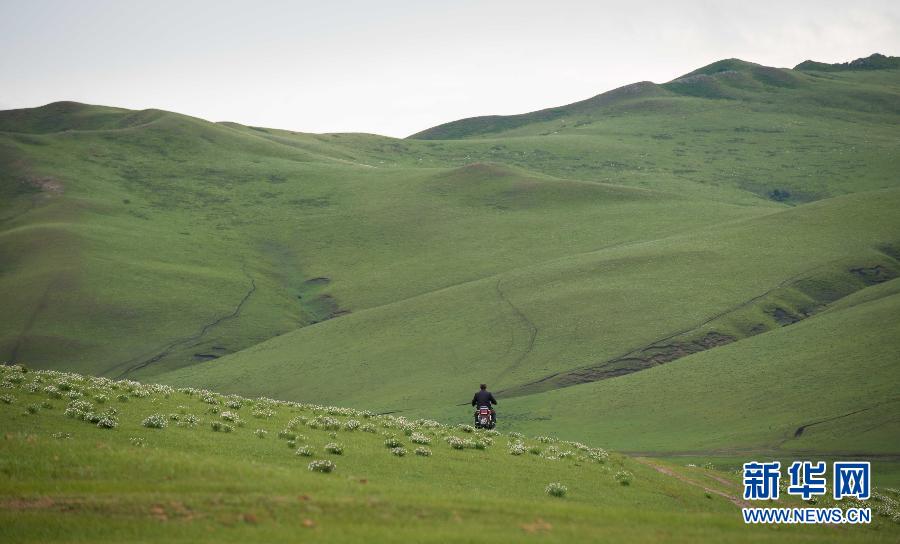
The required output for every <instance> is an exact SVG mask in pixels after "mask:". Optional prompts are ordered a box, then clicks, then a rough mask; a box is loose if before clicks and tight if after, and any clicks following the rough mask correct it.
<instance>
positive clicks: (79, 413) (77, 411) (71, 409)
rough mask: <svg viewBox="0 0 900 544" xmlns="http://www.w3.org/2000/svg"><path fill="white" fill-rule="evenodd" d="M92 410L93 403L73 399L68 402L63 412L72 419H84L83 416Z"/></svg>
mask: <svg viewBox="0 0 900 544" xmlns="http://www.w3.org/2000/svg"><path fill="white" fill-rule="evenodd" d="M93 411H94V405H93V404H91V403H90V402H86V401H83V400H73V401H72V402H70V403H69V406H67V407H66V411H65V412H63V414H65V415H66V417H71V418H73V419H85V416H87V415H88V414H89V413H91V412H93Z"/></svg>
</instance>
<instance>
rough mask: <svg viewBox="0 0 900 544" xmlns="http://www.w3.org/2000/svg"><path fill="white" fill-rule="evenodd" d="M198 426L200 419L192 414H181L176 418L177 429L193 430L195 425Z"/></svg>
mask: <svg viewBox="0 0 900 544" xmlns="http://www.w3.org/2000/svg"><path fill="white" fill-rule="evenodd" d="M199 424H200V418H199V417H197V416H195V415H194V414H183V415H180V416H178V426H179V427H189V428H191V429H193V428H194V427H196V426H197V425H199Z"/></svg>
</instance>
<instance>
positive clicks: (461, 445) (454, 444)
mask: <svg viewBox="0 0 900 544" xmlns="http://www.w3.org/2000/svg"><path fill="white" fill-rule="evenodd" d="M467 442H468V441H467V440H463V439H462V438H458V437H456V436H448V437H447V443H448V444H450V447H451V448H453V449H455V450H464V449H466V446H467V444H466V443H467Z"/></svg>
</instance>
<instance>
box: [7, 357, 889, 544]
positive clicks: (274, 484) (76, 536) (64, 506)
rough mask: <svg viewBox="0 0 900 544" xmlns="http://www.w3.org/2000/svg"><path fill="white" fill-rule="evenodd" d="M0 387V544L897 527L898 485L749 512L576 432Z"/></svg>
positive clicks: (724, 493)
mask: <svg viewBox="0 0 900 544" xmlns="http://www.w3.org/2000/svg"><path fill="white" fill-rule="evenodd" d="M0 383H2V384H3V386H2V391H3V394H2V396H0V399H2V401H0V418H2V420H3V421H4V431H5V436H4V438H3V440H2V441H0V520H2V523H0V538H3V540H4V542H48V541H53V542H65V541H73V542H74V541H92V542H97V541H109V542H112V541H119V542H120V541H124V540H129V541H131V540H135V539H139V540H141V541H146V542H156V541H160V542H172V541H190V542H247V541H261V540H267V541H269V540H272V541H284V540H297V539H302V540H304V541H327V542H372V541H377V542H410V541H415V542H447V541H448V540H452V541H454V542H483V541H484V540H485V539H490V540H494V541H502V542H509V541H518V540H532V539H535V538H539V539H541V540H542V541H548V542H573V541H577V542H583V541H600V540H607V539H615V540H617V541H620V542H654V541H665V542H697V541H699V540H707V541H729V542H811V541H815V542H892V541H896V538H897V534H898V531H900V525H898V524H897V523H895V522H894V521H892V520H891V516H892V515H896V514H897V512H896V509H895V507H896V502H897V494H896V492H890V491H884V492H882V491H881V490H880V489H876V490H875V493H874V494H873V495H874V496H873V498H872V499H870V500H869V501H868V503H867V506H871V507H872V508H873V510H875V511H876V514H875V515H874V519H873V520H872V523H871V524H870V525H861V526H850V525H847V526H821V525H820V526H791V527H779V528H777V529H776V528H772V527H764V526H747V525H745V524H744V523H743V521H742V518H741V515H740V510H739V507H740V506H742V505H744V504H745V503H744V501H742V500H741V499H740V498H739V497H738V495H739V493H740V484H739V481H738V479H737V478H736V476H735V475H734V474H729V473H724V472H720V471H716V470H710V469H707V468H698V467H685V466H682V465H673V464H669V463H665V462H660V461H653V460H648V459H635V458H631V457H627V456H623V455H619V454H616V453H610V452H608V451H606V450H603V449H602V448H597V447H591V446H587V445H585V444H582V443H580V442H562V441H559V440H557V439H554V438H551V437H535V438H526V437H523V436H520V435H513V434H501V433H498V432H496V431H475V430H474V429H472V428H470V427H469V428H466V427H447V426H443V425H440V424H438V423H435V422H433V421H429V420H418V421H413V420H408V419H404V418H398V417H394V416H376V415H374V414H372V413H370V412H358V411H354V410H348V409H343V408H335V407H324V406H316V405H310V404H298V403H289V402H283V401H276V400H272V399H262V398H260V399H248V398H242V397H238V396H223V395H220V394H217V393H212V392H210V391H205V390H195V389H181V390H173V389H172V388H169V387H166V386H159V385H145V384H139V383H137V382H133V381H119V382H114V381H111V380H103V379H96V378H86V377H83V376H80V375H76V374H65V373H56V372H25V373H23V372H21V370H20V369H19V368H18V367H0ZM97 422H102V425H98V424H97ZM217 430H218V432H216V431H217ZM386 444H387V445H393V447H386ZM395 444H396V445H395ZM417 452H418V453H417ZM400 453H403V455H400ZM310 466H313V467H315V466H328V467H329V468H330V471H328V472H316V471H312V470H311V469H310V468H309V467H310ZM551 483H555V484H556V485H557V486H564V487H565V489H564V490H563V491H562V492H561V493H562V496H552V495H550V494H548V493H547V492H546V491H545V489H546V488H547V487H548V484H551ZM626 484H627V485H626ZM820 500H821V502H820V506H832V505H834V506H844V507H846V506H847V504H846V503H847V501H844V504H841V505H837V504H834V503H833V501H831V500H830V499H828V498H824V499H820ZM770 504H771V503H770ZM775 504H778V505H781V506H800V505H801V504H802V503H800V502H799V500H797V499H796V498H793V497H789V496H787V495H784V494H783V495H782V498H781V499H780V500H778V501H777V503H775ZM892 505H893V506H892ZM892 508H894V509H893V510H892ZM462 527H464V528H465V531H460V529H461V528H462Z"/></svg>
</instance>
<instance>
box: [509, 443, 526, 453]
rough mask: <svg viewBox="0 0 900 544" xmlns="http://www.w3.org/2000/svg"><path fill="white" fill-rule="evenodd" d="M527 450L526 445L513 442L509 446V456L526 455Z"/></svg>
mask: <svg viewBox="0 0 900 544" xmlns="http://www.w3.org/2000/svg"><path fill="white" fill-rule="evenodd" d="M526 451H528V450H527V448H525V444H523V443H522V442H513V443H512V444H510V445H509V454H510V455H522V454H523V453H525V452H526Z"/></svg>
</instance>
